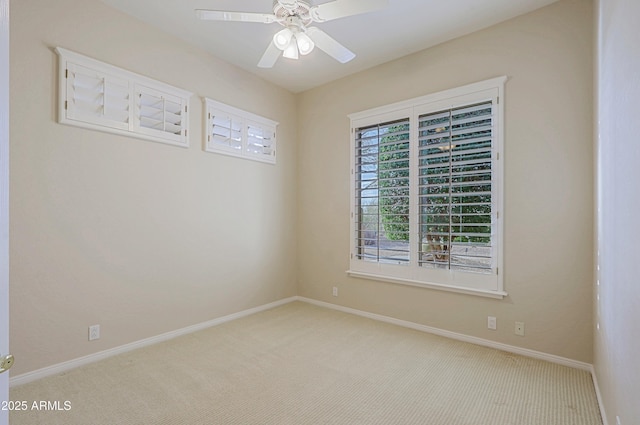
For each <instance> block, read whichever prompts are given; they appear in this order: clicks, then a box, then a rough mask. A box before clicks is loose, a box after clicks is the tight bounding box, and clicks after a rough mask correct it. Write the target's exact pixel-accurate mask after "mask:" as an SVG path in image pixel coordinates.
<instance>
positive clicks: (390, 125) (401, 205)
mask: <svg viewBox="0 0 640 425" xmlns="http://www.w3.org/2000/svg"><path fill="white" fill-rule="evenodd" d="M409 136H410V133H409V120H408V119H403V120H398V121H393V122H387V123H383V124H378V125H374V126H368V127H363V128H358V129H356V138H355V145H356V147H355V167H356V176H355V191H356V199H355V201H356V209H355V210H356V212H357V213H356V215H357V217H356V218H355V221H356V226H355V229H356V234H355V242H356V244H355V245H356V256H357V258H358V259H361V260H366V261H373V262H379V263H392V264H408V263H409V233H410V232H409V226H410V224H409V151H410V149H409Z"/></svg>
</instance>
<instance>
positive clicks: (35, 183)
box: [10, 0, 297, 376]
mask: <svg viewBox="0 0 640 425" xmlns="http://www.w3.org/2000/svg"><path fill="white" fill-rule="evenodd" d="M56 46H62V47H64V48H67V49H70V50H74V51H77V52H79V53H83V54H86V55H88V56H91V57H95V58H96V59H99V60H102V61H105V62H108V63H111V64H113V65H116V66H120V67H122V68H125V69H127V70H130V71H133V72H137V73H140V74H143V75H146V76H149V77H152V78H155V79H158V80H160V81H164V82H167V83H169V84H172V85H175V86H178V87H181V88H184V89H186V90H189V91H192V92H194V93H195V95H194V96H193V97H192V99H191V103H190V107H191V114H192V115H191V116H192V118H191V123H190V128H189V132H190V138H191V147H190V148H189V149H182V148H178V147H173V146H169V145H163V144H159V143H153V142H147V141H143V140H138V139H133V138H128V137H122V136H117V135H113V134H106V133H101V132H96V131H91V130H86V129H80V128H74V127H69V126H65V125H60V124H57V123H56V87H57V75H56V69H57V57H56V54H55V53H54V52H53V48H54V47H56ZM199 96H207V97H211V98H213V99H216V100H219V101H221V102H224V103H227V104H230V105H232V106H235V107H238V108H241V109H244V110H247V111H249V112H252V113H256V114H259V115H262V116H265V117H267V118H270V119H273V120H276V121H279V122H280V126H279V127H278V163H277V165H276V166H273V165H268V164H263V163H258V162H252V161H247V160H242V159H236V158H231V157H226V156H221V155H215V154H210V153H205V152H204V151H203V150H202V148H201V146H202V115H203V113H202V104H201V100H200V97H199ZM292 116H295V97H294V96H293V95H292V94H291V93H289V92H287V91H285V90H283V89H280V88H277V87H275V86H273V85H271V84H268V83H266V82H265V81H263V80H261V79H258V78H257V77H254V76H252V75H250V74H248V73H247V72H244V71H242V70H240V69H238V68H235V67H233V66H230V65H228V64H226V63H224V62H222V61H220V60H217V59H215V58H213V57H211V56H210V55H208V54H206V53H205V52H203V51H201V50H199V49H197V48H194V47H191V46H189V45H187V44H185V43H183V42H181V41H179V40H177V39H176V38H174V37H171V36H169V35H166V34H164V33H162V32H160V31H158V30H155V29H153V28H151V27H149V26H147V25H146V24H143V23H141V22H139V21H137V20H135V19H133V18H131V17H128V16H126V15H124V14H122V13H120V12H117V11H115V10H113V9H111V8H108V7H107V6H105V5H104V4H103V3H101V2H99V1H97V0H56V1H49V0H29V1H24V0H15V1H11V182H10V185H11V186H10V189H11V211H10V214H11V217H10V219H11V229H10V231H11V242H10V250H11V251H10V267H11V272H10V273H11V276H10V282H11V286H10V293H11V305H10V308H11V334H10V337H11V348H12V352H13V354H14V355H15V356H16V358H17V359H18V361H17V362H16V364H15V367H14V369H13V370H12V375H13V376H17V375H20V374H21V373H24V372H27V371H32V370H35V369H38V368H42V367H45V366H49V365H53V364H57V363H60V362H62V361H67V360H72V359H74V358H78V357H81V356H84V355H87V354H90V353H94V352H97V351H101V350H105V349H108V348H111V347H116V346H120V345H123V344H126V343H130V342H132V341H137V340H140V339H144V338H148V337H151V336H155V335H158V334H161V333H164V332H168V331H171V330H174V329H179V328H182V327H185V326H188V325H192V324H196V323H200V322H204V321H207V320H210V319H213V318H216V317H220V316H223V315H226V314H229V313H234V312H237V311H241V310H243V309H247V308H250V307H254V306H258V305H263V304H266V303H268V302H272V301H275V300H279V299H282V298H286V297H289V296H292V295H295V294H296V280H295V273H296V269H295V266H294V264H295V262H296V250H295V246H296V240H295V234H294V233H293V232H288V231H286V229H290V228H291V225H290V223H292V222H294V221H295V219H296V202H295V197H296V187H295V184H296V183H295V181H296V179H295V171H296V169H295V161H296V156H297V155H296V128H295V123H296V121H295V119H293V120H292V119H291V117H292ZM93 324H100V325H101V331H102V338H101V339H100V340H98V341H94V342H88V341H87V327H88V326H89V325H93Z"/></svg>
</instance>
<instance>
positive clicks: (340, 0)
mask: <svg viewBox="0 0 640 425" xmlns="http://www.w3.org/2000/svg"><path fill="white" fill-rule="evenodd" d="M388 5H389V0H334V1H330V2H328V3H323V4H319V5H318V6H313V7H312V8H311V10H310V12H311V18H312V19H313V20H314V21H315V22H325V21H330V20H332V19H338V18H344V17H345V16H351V15H358V14H360V13H367V12H373V11H374V10H379V9H384V8H385V7H387V6H388Z"/></svg>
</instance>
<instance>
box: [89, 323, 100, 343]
mask: <svg viewBox="0 0 640 425" xmlns="http://www.w3.org/2000/svg"><path fill="white" fill-rule="evenodd" d="M94 339H100V325H93V326H89V341H93V340H94Z"/></svg>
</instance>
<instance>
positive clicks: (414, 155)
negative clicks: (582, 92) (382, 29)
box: [347, 76, 507, 299]
mask: <svg viewBox="0 0 640 425" xmlns="http://www.w3.org/2000/svg"><path fill="white" fill-rule="evenodd" d="M506 80H507V77H505V76H502V77H497V78H492V79H489V80H485V81H481V82H477V83H473V84H469V85H465V86H461V87H457V88H453V89H450V90H444V91H441V92H437V93H433V94H429V95H426V96H421V97H417V98H414V99H409V100H406V101H402V102H397V103H394V104H390V105H385V106H381V107H378V108H373V109H368V110H366V111H362V112H357V113H353V114H349V115H348V117H349V119H350V120H351V135H350V145H351V146H350V148H351V149H350V157H351V173H350V195H351V196H350V216H351V218H350V238H349V239H350V268H349V270H348V271H347V273H348V275H349V276H352V277H358V278H365V279H371V280H380V281H385V282H392V283H400V284H406V285H411V286H418V287H425V288H433V289H440V290H446V291H452V292H458V293H465V294H472V295H479V296H485V297H491V298H497V299H502V298H504V297H505V296H506V295H507V293H506V292H505V291H504V279H503V275H504V272H503V252H504V235H503V234H504V232H503V221H504V219H503V217H504V214H503V210H504V166H503V158H504V154H503V152H504V100H503V99H504V84H505V82H506ZM488 100H491V101H492V117H493V118H492V176H493V181H492V205H494V206H495V209H496V211H495V212H494V211H492V215H494V217H493V219H494V220H495V224H494V225H493V226H492V233H493V232H495V236H492V243H493V241H494V240H495V243H496V253H495V270H493V273H491V274H481V273H473V272H464V271H458V270H451V269H431V268H425V267H420V266H418V263H417V253H418V243H419V242H418V239H419V237H418V235H419V207H420V205H419V202H418V197H419V194H418V161H419V157H418V150H419V146H418V134H419V125H418V119H419V117H420V116H421V115H424V114H428V113H430V112H436V111H439V110H444V109H454V108H456V107H461V106H465V105H470V104H473V103H478V102H482V101H488ZM398 119H408V120H409V122H410V129H409V131H410V140H409V143H410V155H409V162H410V167H409V168H410V177H409V182H410V183H409V187H410V195H409V208H410V215H409V229H410V231H409V233H410V236H409V249H410V255H409V263H408V265H400V264H389V263H381V262H372V261H365V260H360V259H358V258H357V257H358V256H357V255H356V252H357V244H356V237H355V235H356V231H357V230H358V229H357V228H356V226H357V220H356V202H357V198H356V196H357V195H356V178H357V173H356V163H355V161H356V137H357V135H356V133H357V129H361V128H363V127H367V126H371V125H375V124H385V123H389V122H391V121H394V120H398Z"/></svg>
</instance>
